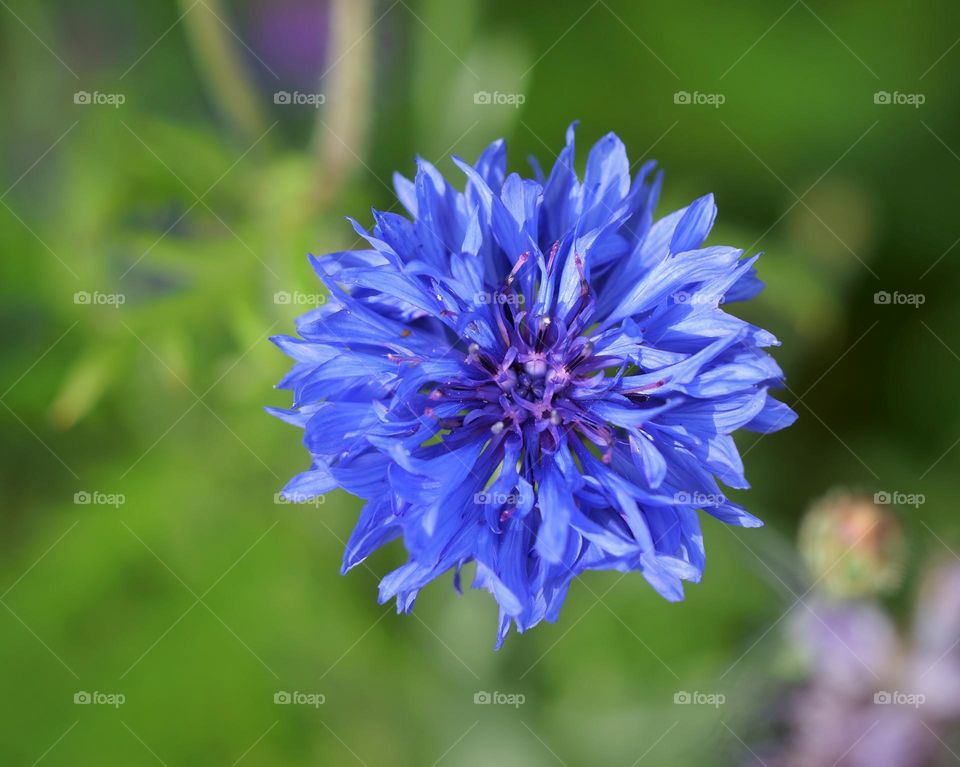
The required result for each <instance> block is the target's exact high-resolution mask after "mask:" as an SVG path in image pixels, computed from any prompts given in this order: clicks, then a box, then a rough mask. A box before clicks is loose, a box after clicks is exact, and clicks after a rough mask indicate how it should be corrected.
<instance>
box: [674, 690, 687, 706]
mask: <svg viewBox="0 0 960 767" xmlns="http://www.w3.org/2000/svg"><path fill="white" fill-rule="evenodd" d="M690 701H691V698H690V693H689V692H687V691H686V690H679V691H678V692H675V693H674V694H673V702H674V705H677V706H687V705H689V704H690Z"/></svg>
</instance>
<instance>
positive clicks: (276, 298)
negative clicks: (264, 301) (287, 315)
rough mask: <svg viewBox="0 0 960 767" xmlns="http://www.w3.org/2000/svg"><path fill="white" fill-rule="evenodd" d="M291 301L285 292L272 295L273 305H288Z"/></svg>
mask: <svg viewBox="0 0 960 767" xmlns="http://www.w3.org/2000/svg"><path fill="white" fill-rule="evenodd" d="M292 300H293V297H292V296H291V295H290V294H289V293H288V292H287V291H285V290H281V291H278V292H276V293H274V294H273V303H275V304H289V303H290V302H291V301H292Z"/></svg>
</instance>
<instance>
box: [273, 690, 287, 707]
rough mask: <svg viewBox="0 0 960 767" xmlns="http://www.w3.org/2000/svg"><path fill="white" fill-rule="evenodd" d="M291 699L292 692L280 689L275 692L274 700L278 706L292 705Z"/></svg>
mask: <svg viewBox="0 0 960 767" xmlns="http://www.w3.org/2000/svg"><path fill="white" fill-rule="evenodd" d="M290 701H291V697H290V693H289V692H286V691H285V690H280V691H279V692H275V693H274V694H273V702H274V703H275V704H276V705H278V706H288V705H290Z"/></svg>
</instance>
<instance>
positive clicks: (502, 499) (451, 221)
mask: <svg viewBox="0 0 960 767" xmlns="http://www.w3.org/2000/svg"><path fill="white" fill-rule="evenodd" d="M574 129H575V126H571V128H570V129H569V130H568V132H567V142H566V147H565V148H564V149H563V151H562V152H561V153H560V155H559V157H558V158H557V161H556V163H555V165H554V167H553V169H552V170H551V172H550V174H549V176H547V177H545V176H544V174H543V173H542V172H541V170H540V168H539V166H538V165H536V163H535V162H532V164H533V170H534V178H532V179H525V178H522V177H521V176H519V175H517V174H516V173H513V174H510V175H509V176H508V175H507V173H506V148H505V145H504V142H503V141H497V142H495V143H493V144H492V145H491V146H490V147H489V148H487V149H486V151H484V152H483V154H482V155H481V156H480V159H479V160H478V161H477V163H476V164H475V165H473V166H471V165H468V164H467V163H465V162H463V161H461V160H458V159H455V162H456V164H457V165H458V166H459V167H460V169H461V170H462V171H463V172H464V174H465V175H466V184H465V190H464V191H463V192H461V191H459V190H458V189H456V188H454V186H452V185H450V184H449V183H448V182H447V181H446V180H445V179H444V177H443V176H442V175H441V174H440V173H439V172H438V171H437V169H436V168H435V167H434V166H432V165H431V164H430V163H427V162H424V161H422V160H420V161H419V162H418V169H417V174H416V178H415V180H413V181H410V180H408V179H406V178H404V177H403V176H400V175H397V176H395V187H396V191H397V196H398V197H399V200H400V202H401V203H402V204H403V206H404V207H405V208H406V210H407V213H408V214H409V217H406V216H402V215H398V214H395V213H389V212H378V211H373V217H374V222H375V225H374V227H373V230H372V231H371V232H367V231H366V230H365V229H363V227H361V226H360V224H358V223H356V222H353V226H354V228H355V230H356V231H357V233H358V234H359V235H360V237H362V238H363V239H364V240H366V242H367V243H369V247H368V248H365V249H362V250H350V251H345V252H340V253H335V254H331V255H329V256H326V257H324V258H321V259H317V258H313V259H312V261H313V266H314V268H315V269H316V271H317V273H318V275H319V277H320V279H321V280H322V281H323V282H324V284H325V285H326V287H327V289H328V290H329V292H330V300H329V301H328V303H327V304H326V305H324V306H321V307H318V308H316V309H314V310H313V311H310V312H308V313H307V314H305V315H304V316H302V317H301V318H300V319H299V320H298V323H297V332H298V334H299V336H300V338H290V337H284V336H281V337H278V338H275V339H274V340H275V342H276V343H277V344H278V345H279V346H280V347H281V348H282V349H283V350H284V351H285V352H286V353H287V354H288V355H290V356H291V357H292V358H293V359H294V360H295V364H294V367H293V370H292V371H291V372H290V374H289V375H288V376H287V377H286V378H284V380H283V381H282V382H281V384H280V386H281V387H282V388H288V389H291V390H292V391H293V395H294V403H293V408H292V409H291V410H279V409H274V410H273V412H274V413H275V414H277V415H278V416H280V417H281V418H284V419H285V420H288V421H290V422H291V423H294V424H296V425H299V426H301V427H303V428H304V429H305V438H304V442H305V445H306V447H307V449H308V450H309V451H310V454H311V457H312V467H311V469H310V470H309V471H307V472H304V473H303V474H300V475H299V476H297V477H296V478H294V479H293V481H291V482H290V483H289V484H288V485H287V487H286V488H285V489H284V493H285V494H287V495H288V496H290V497H292V498H305V497H311V496H314V495H318V494H322V493H326V492H328V491H330V490H332V489H334V488H337V487H339V488H343V489H345V490H347V491H348V492H350V493H352V494H354V495H357V496H359V497H361V498H363V499H364V500H365V501H366V505H365V506H364V508H363V511H362V512H361V514H360V518H359V521H358V523H357V526H356V529H355V530H354V532H353V534H352V535H351V537H350V540H349V542H348V544H347V550H346V554H345V557H344V562H343V570H344V571H346V570H348V569H350V568H351V567H353V566H355V565H357V564H358V563H360V562H362V561H363V560H364V558H365V557H367V556H368V555H369V554H370V553H371V552H372V551H373V550H374V549H376V548H378V547H380V546H382V545H384V544H385V543H387V542H389V541H392V540H393V539H396V538H402V539H403V543H404V545H405V547H406V549H407V551H408V553H409V561H408V562H407V563H406V564H404V565H403V566H402V567H400V568H399V569H397V570H395V571H394V572H392V573H390V574H389V575H387V576H386V577H385V578H384V579H383V581H382V582H381V584H380V600H381V602H383V601H386V600H388V599H392V598H396V600H397V607H398V610H400V611H409V610H410V609H411V608H412V607H413V604H414V600H415V599H416V597H417V594H418V593H419V591H420V589H422V588H423V587H424V586H425V585H426V584H427V583H429V582H430V581H432V580H433V579H434V578H436V577H438V576H440V575H442V574H443V573H445V572H447V571H449V570H454V571H455V575H454V583H455V585H457V587H459V574H460V569H461V568H462V567H463V566H464V565H465V564H467V563H469V562H475V563H476V575H475V580H474V586H476V587H480V588H485V589H487V590H488V591H490V593H491V594H493V596H494V598H495V599H496V601H497V602H498V604H499V606H500V627H499V633H498V642H497V645H498V646H499V645H500V644H501V643H502V642H503V639H504V637H505V636H506V634H507V632H508V631H509V628H510V626H511V624H515V625H516V627H517V629H518V630H520V631H524V630H525V629H527V628H530V627H531V626H534V625H535V624H537V623H538V622H540V621H541V620H543V619H544V618H546V619H547V620H556V618H557V616H558V614H559V611H560V608H561V606H562V604H563V601H564V598H565V596H566V593H567V589H568V587H569V585H570V582H571V580H572V579H573V578H574V577H576V576H577V575H579V574H580V573H582V572H584V571H585V570H607V569H615V570H620V571H630V570H637V571H639V572H640V573H641V574H642V575H643V576H644V577H645V578H646V579H647V581H649V583H650V584H651V585H652V586H653V587H654V588H655V589H656V590H657V591H658V592H659V593H661V594H662V595H663V596H664V597H666V598H667V599H670V600H680V599H682V598H683V589H682V581H683V580H693V581H697V580H699V578H700V576H701V573H702V571H703V567H704V549H703V537H702V535H701V531H700V522H699V517H698V513H697V510H698V509H703V510H705V511H706V512H707V513H709V514H711V515H713V516H714V517H717V518H719V519H721V520H723V521H724V522H727V523H729V524H734V525H741V526H745V527H754V526H758V525H760V524H761V523H760V521H759V520H758V519H756V518H755V517H753V516H751V515H750V514H749V513H747V511H746V510H744V509H743V508H741V507H740V506H738V505H736V504H734V503H732V502H731V501H729V500H728V499H727V498H726V497H725V496H724V495H723V493H722V492H721V490H720V487H719V485H718V483H717V480H718V479H719V480H720V481H721V482H723V483H724V484H725V485H727V486H729V487H734V488H745V487H747V486H748V485H747V482H746V480H745V479H744V476H743V466H742V463H741V461H740V456H739V454H738V452H737V448H736V446H735V444H734V442H733V439H732V438H731V436H730V434H731V433H732V432H733V431H735V430H737V429H739V428H741V427H743V428H747V429H750V430H752V431H758V432H763V433H766V432H771V431H775V430H777V429H780V428H782V427H784V426H787V425H789V424H790V423H792V422H793V420H794V419H795V415H794V413H793V412H792V411H791V410H790V409H789V408H788V407H787V406H785V405H783V404H782V403H780V402H778V401H777V400H775V399H773V397H771V396H770V395H769V394H768V389H769V388H770V387H771V386H776V385H777V384H778V382H779V381H780V380H781V378H782V373H781V371H780V369H779V367H778V366H777V364H776V363H775V362H774V361H773V359H772V358H771V357H770V356H768V355H767V354H766V353H765V352H763V351H761V350H762V348H763V347H767V346H772V345H776V344H777V341H776V339H775V338H774V337H773V336H772V335H771V334H770V333H768V332H766V331H765V330H762V329H760V328H758V327H755V326H753V325H751V324H749V323H747V322H745V321H743V320H741V319H738V318H736V317H734V316H732V315H730V314H728V313H726V312H725V311H724V310H723V308H722V305H723V304H726V303H730V302H732V301H736V300H742V299H746V298H749V297H751V296H753V295H755V294H756V293H757V292H759V290H760V289H761V288H762V283H760V282H759V280H757V278H756V276H755V272H754V268H753V264H754V262H755V261H756V257H753V258H749V259H742V258H741V256H742V255H743V252H742V251H741V250H736V249H734V248H729V247H722V246H714V247H701V246H702V245H703V242H704V240H705V239H706V237H707V234H708V233H709V231H710V228H711V226H712V224H713V220H714V217H715V215H716V206H715V205H714V202H713V197H712V196H711V195H707V196H706V197H702V198H700V199H698V200H696V201H695V202H693V203H691V204H690V205H689V206H688V207H686V208H684V209H682V210H678V211H676V212H674V213H671V214H670V215H668V216H666V217H664V218H662V219H660V220H658V221H654V218H653V211H654V207H655V205H656V202H657V198H658V196H659V192H660V185H661V174H657V175H655V176H653V165H654V164H653V163H652V162H650V163H646V164H645V165H643V166H642V167H641V168H640V171H639V172H638V174H637V176H636V177H635V178H633V179H632V180H631V174H630V165H629V163H628V161H627V155H626V151H625V149H624V145H623V143H622V142H621V141H620V139H619V138H617V137H616V136H615V135H614V134H612V133H611V134H608V135H607V136H605V137H604V138H602V139H601V140H600V141H599V142H598V143H597V144H596V145H595V146H594V147H593V148H592V149H591V151H590V155H589V158H588V160H587V165H586V173H585V176H584V178H583V180H582V181H581V180H580V179H579V178H578V177H577V174H576V172H575V171H574V167H573V162H574Z"/></svg>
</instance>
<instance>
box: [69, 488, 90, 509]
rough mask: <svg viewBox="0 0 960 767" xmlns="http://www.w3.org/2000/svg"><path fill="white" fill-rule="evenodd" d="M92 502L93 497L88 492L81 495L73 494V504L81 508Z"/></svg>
mask: <svg viewBox="0 0 960 767" xmlns="http://www.w3.org/2000/svg"><path fill="white" fill-rule="evenodd" d="M92 500H93V496H91V495H90V493H88V492H87V491H86V490H81V491H80V492H79V493H74V494H73V502H74V503H76V504H79V505H81V506H87V505H88V504H89V503H90V502H91V501H92Z"/></svg>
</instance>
